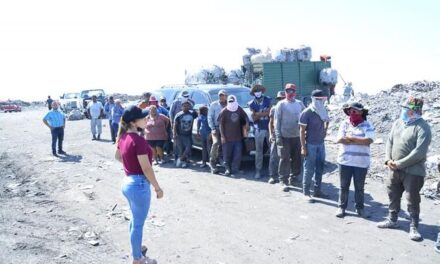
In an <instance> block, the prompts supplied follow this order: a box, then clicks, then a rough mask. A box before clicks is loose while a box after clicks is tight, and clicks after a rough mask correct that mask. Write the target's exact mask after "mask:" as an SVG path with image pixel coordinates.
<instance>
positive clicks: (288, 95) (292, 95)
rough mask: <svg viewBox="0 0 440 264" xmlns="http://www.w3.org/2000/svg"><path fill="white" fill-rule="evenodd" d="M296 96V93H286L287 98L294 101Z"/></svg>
mask: <svg viewBox="0 0 440 264" xmlns="http://www.w3.org/2000/svg"><path fill="white" fill-rule="evenodd" d="M295 97H296V93H286V98H287V100H289V101H293V100H294V99H295Z"/></svg>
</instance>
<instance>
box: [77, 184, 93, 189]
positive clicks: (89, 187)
mask: <svg viewBox="0 0 440 264" xmlns="http://www.w3.org/2000/svg"><path fill="white" fill-rule="evenodd" d="M93 188H95V186H94V185H91V184H90V185H84V186H81V187H80V188H79V189H80V190H90V189H93Z"/></svg>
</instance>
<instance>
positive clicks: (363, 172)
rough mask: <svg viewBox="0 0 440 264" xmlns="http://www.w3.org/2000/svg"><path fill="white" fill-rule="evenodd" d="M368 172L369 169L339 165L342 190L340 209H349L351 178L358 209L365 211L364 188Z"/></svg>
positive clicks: (340, 193)
mask: <svg viewBox="0 0 440 264" xmlns="http://www.w3.org/2000/svg"><path fill="white" fill-rule="evenodd" d="M367 172H368V168H359V167H353V166H345V165H339V179H340V182H341V190H340V192H339V207H340V208H342V209H347V204H348V194H349V191H350V183H351V178H353V183H354V201H355V203H356V209H364V186H365V177H366V176H367Z"/></svg>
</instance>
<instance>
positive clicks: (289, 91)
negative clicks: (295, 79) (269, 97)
mask: <svg viewBox="0 0 440 264" xmlns="http://www.w3.org/2000/svg"><path fill="white" fill-rule="evenodd" d="M286 93H287V94H293V93H296V90H295V89H288V90H286Z"/></svg>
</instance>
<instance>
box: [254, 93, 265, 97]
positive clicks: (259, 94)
mask: <svg viewBox="0 0 440 264" xmlns="http://www.w3.org/2000/svg"><path fill="white" fill-rule="evenodd" d="M254 95H255V97H256V98H261V96H262V95H263V93H262V92H255V93H254Z"/></svg>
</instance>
